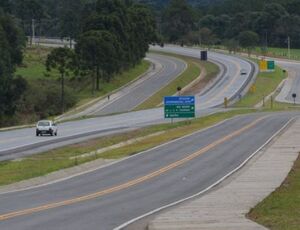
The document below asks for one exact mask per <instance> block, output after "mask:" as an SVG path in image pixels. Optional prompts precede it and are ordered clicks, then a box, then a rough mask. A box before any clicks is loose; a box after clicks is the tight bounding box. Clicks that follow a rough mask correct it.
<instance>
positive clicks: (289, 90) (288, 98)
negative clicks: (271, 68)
mask: <svg viewBox="0 0 300 230" xmlns="http://www.w3.org/2000/svg"><path fill="white" fill-rule="evenodd" d="M276 62H277V63H278V64H279V66H280V67H282V68H283V69H285V70H287V71H288V73H289V77H288V78H287V80H286V81H285V83H284V86H283V88H282V89H281V91H280V93H279V94H278V95H277V97H276V98H275V100H276V101H279V102H283V103H290V104H293V103H294V102H295V103H296V104H300V62H296V61H287V60H280V59H276ZM293 94H296V96H297V97H296V98H295V101H294V98H293V97H292V95H293Z"/></svg>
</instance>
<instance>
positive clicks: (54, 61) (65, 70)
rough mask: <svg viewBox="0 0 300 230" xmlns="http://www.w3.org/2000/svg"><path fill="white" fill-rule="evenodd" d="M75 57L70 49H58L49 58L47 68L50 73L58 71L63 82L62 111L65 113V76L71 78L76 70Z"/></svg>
mask: <svg viewBox="0 0 300 230" xmlns="http://www.w3.org/2000/svg"><path fill="white" fill-rule="evenodd" d="M74 66H75V55H74V52H73V51H72V50H71V49H69V48H56V49H53V50H52V51H51V53H50V54H49V55H48V57H47V61H46V67H47V70H48V71H51V69H57V70H58V71H59V73H60V80H61V111H62V113H64V111H65V76H69V75H70V73H71V71H72V70H74V68H75V67H74Z"/></svg>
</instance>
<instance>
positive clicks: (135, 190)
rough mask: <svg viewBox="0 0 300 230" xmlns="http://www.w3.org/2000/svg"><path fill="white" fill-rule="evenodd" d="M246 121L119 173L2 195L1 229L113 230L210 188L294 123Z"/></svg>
mask: <svg viewBox="0 0 300 230" xmlns="http://www.w3.org/2000/svg"><path fill="white" fill-rule="evenodd" d="M295 115H299V114H294V113H277V114H263V113H259V114H252V115H244V116H238V117H235V118H233V119H230V120H227V121H225V122H223V123H220V124H218V125H216V126H214V127H212V128H209V129H206V130H204V131H201V132H197V133H194V134H192V135H189V136H187V137H184V138H181V139H180V140H177V141H173V142H170V143H168V144H165V145H162V146H159V147H156V148H154V149H152V150H149V151H146V152H144V153H142V154H139V155H136V156H133V157H131V158H128V159H126V160H123V161H121V162H118V163H116V164H113V165H111V166H108V167H105V168H102V169H99V170H96V171H94V172H90V173H87V174H84V175H81V176H78V177H74V178H72V179H69V180H66V181H62V182H58V183H55V184H51V185H47V186H42V187H39V188H34V189H29V190H26V191H21V192H13V193H7V194H2V195H0V203H1V206H0V229H1V230H6V229H9V230H11V229H14V230H19V229H20V230H21V229H22V230H27V229H28V230H32V229H43V230H53V229H66V230H68V229H72V230H77V229H78V230H81V229H100V230H102V229H103V230H109V229H113V228H115V227H117V226H119V225H121V224H122V223H124V222H126V221H128V220H130V219H133V218H135V217H137V216H140V215H142V214H144V213H148V212H149V211H151V210H154V209H157V208H159V207H161V206H164V205H167V204H169V203H173V202H175V201H177V200H180V199H183V198H185V197H188V196H191V195H193V194H195V193H198V192H199V191H202V190H203V189H205V188H207V187H209V186H210V185H211V184H213V183H214V182H216V181H218V180H219V179H220V178H222V177H223V176H224V175H226V174H228V173H229V172H231V171H232V170H234V169H235V168H237V167H238V166H239V165H240V164H241V163H242V162H243V161H244V160H245V159H247V158H248V156H249V155H251V154H252V153H253V152H255V151H256V150H257V149H258V148H259V147H260V146H262V145H263V144H264V143H265V142H266V141H267V140H268V139H269V138H270V137H271V136H272V135H273V134H274V133H276V132H277V131H278V130H279V129H280V128H281V127H283V126H284V125H285V124H286V123H287V122H288V121H289V120H290V119H291V118H292V117H294V116H295Z"/></svg>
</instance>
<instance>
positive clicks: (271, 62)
mask: <svg viewBox="0 0 300 230" xmlns="http://www.w3.org/2000/svg"><path fill="white" fill-rule="evenodd" d="M268 70H275V62H274V61H268Z"/></svg>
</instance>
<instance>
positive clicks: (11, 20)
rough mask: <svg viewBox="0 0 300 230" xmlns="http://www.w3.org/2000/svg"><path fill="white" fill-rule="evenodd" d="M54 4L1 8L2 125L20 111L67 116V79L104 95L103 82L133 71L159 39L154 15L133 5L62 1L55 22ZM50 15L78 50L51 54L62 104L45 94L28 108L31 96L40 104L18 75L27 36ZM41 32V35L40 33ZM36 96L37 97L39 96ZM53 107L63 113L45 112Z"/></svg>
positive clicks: (12, 1) (10, 0)
mask: <svg viewBox="0 0 300 230" xmlns="http://www.w3.org/2000/svg"><path fill="white" fill-rule="evenodd" d="M50 2H52V3H53V2H58V1H55V0H53V1H46V0H38V1H37V0H5V1H1V3H0V9H1V8H2V9H1V18H2V19H3V20H1V22H2V21H3V24H0V25H1V26H2V27H3V30H4V31H3V33H5V34H4V35H3V36H2V31H1V30H0V32H1V34H0V38H1V44H2V46H3V48H4V49H3V50H2V49H1V50H0V52H3V55H1V61H0V66H1V69H0V81H1V83H3V84H1V86H0V87H1V88H0V99H1V100H0V109H1V111H0V123H1V121H4V120H5V119H4V118H3V117H4V116H6V117H9V116H12V115H13V114H15V112H16V110H18V109H21V110H22V107H23V108H24V107H32V111H33V112H35V113H39V114H40V116H41V117H46V116H48V115H57V114H58V113H61V112H64V111H65V109H66V108H68V107H69V106H72V105H73V103H68V104H67V103H66V102H65V80H67V79H66V78H67V77H69V76H73V78H74V77H75V78H78V79H80V81H81V83H82V81H85V82H91V86H92V87H91V91H92V92H95V91H96V90H100V87H101V86H100V80H105V81H108V82H109V81H110V80H111V79H112V78H113V77H114V75H115V74H117V73H120V72H122V71H124V70H127V69H129V68H132V67H134V66H135V65H136V64H138V63H139V62H140V61H141V59H142V58H144V57H145V54H146V52H147V51H148V47H149V44H150V43H152V42H154V41H155V40H156V39H157V34H156V23H155V18H154V16H153V14H152V11H151V10H150V9H149V8H148V7H146V6H145V5H143V4H140V3H137V2H135V1H130V0H127V1H123V0H97V1H80V0H62V1H59V3H58V6H57V7H58V9H59V10H58V11H56V10H55V12H59V13H58V15H57V16H58V17H57V18H56V16H55V15H56V13H53V12H51V11H45V9H48V10H49V8H47V7H49V5H51V4H50ZM46 6H47V7H46ZM47 15H48V17H50V16H49V15H52V16H51V17H50V19H51V21H54V22H55V20H56V19H57V21H56V24H57V28H58V30H57V31H58V32H57V34H56V35H58V36H59V37H69V38H70V39H75V40H76V46H75V49H70V48H67V47H65V48H56V49H53V50H52V51H51V53H50V54H49V55H48V58H47V61H46V63H45V65H46V67H47V70H48V71H51V70H52V69H56V70H57V71H58V72H59V74H60V84H61V93H60V95H61V96H60V101H61V103H57V100H56V101H55V99H50V98H52V97H53V96H51V93H50V92H49V94H48V93H47V92H48V91H47V92H46V93H47V94H46V95H44V97H45V98H48V97H49V99H48V100H43V101H41V100H39V101H38V102H37V103H38V104H39V105H36V106H31V105H30V106H28V102H27V101H26V100H27V98H28V97H30V98H31V99H30V100H31V101H36V99H34V98H33V95H31V94H30V93H29V96H28V95H27V94H28V93H27V94H25V96H24V95H23V92H24V91H25V90H26V88H28V85H27V82H26V80H25V79H23V78H22V77H15V76H14V72H15V68H16V66H18V65H20V64H21V63H22V52H23V50H24V47H25V41H26V39H25V36H24V34H27V35H29V33H30V29H29V30H28V31H27V29H28V27H29V26H30V23H31V22H30V21H31V19H34V20H35V22H36V23H38V22H39V21H40V22H42V20H43V18H45V17H47ZM50 24H51V23H50ZM43 29H45V28H43ZM37 30H40V31H42V28H39V29H38V28H37ZM2 40H3V41H2ZM7 43H9V46H7ZM7 56H9V58H7ZM21 83H22V84H23V85H22V84H21ZM48 88H51V87H48ZM35 90H39V89H37V88H35ZM47 90H48V89H47ZM31 91H32V90H31ZM27 92H28V90H27ZM36 94H37V95H39V93H38V92H36ZM24 97H25V99H24ZM26 97H27V98H26ZM40 102H43V103H40ZM53 102H55V103H56V104H59V107H60V108H61V109H60V110H59V111H58V110H57V109H56V108H53V105H49V107H50V108H52V112H49V113H42V110H43V109H45V106H46V105H48V104H49V103H53ZM1 106H2V107H1ZM56 107H58V106H56ZM40 110H41V111H40ZM1 116H2V117H1ZM0 125H1V124H0Z"/></svg>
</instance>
